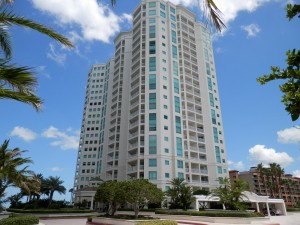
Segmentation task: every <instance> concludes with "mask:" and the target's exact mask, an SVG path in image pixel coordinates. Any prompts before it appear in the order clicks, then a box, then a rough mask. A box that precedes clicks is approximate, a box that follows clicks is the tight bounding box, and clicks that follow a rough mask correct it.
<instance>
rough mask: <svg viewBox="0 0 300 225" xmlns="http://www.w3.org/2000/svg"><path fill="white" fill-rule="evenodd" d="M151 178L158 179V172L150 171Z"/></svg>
mask: <svg viewBox="0 0 300 225" xmlns="http://www.w3.org/2000/svg"><path fill="white" fill-rule="evenodd" d="M149 180H157V172H156V171H149Z"/></svg>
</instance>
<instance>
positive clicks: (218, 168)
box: [217, 166, 222, 174]
mask: <svg viewBox="0 0 300 225" xmlns="http://www.w3.org/2000/svg"><path fill="white" fill-rule="evenodd" d="M217 171H218V174H222V167H221V166H218V167H217Z"/></svg>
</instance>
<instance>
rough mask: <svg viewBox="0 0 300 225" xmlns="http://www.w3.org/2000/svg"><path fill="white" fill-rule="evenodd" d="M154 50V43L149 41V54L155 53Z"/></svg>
mask: <svg viewBox="0 0 300 225" xmlns="http://www.w3.org/2000/svg"><path fill="white" fill-rule="evenodd" d="M155 48H156V46H155V41H150V42H149V54H155V53H156V50H155Z"/></svg>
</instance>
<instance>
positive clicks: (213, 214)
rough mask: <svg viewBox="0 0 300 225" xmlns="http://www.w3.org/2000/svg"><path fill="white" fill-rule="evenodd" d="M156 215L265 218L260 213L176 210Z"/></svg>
mask: <svg viewBox="0 0 300 225" xmlns="http://www.w3.org/2000/svg"><path fill="white" fill-rule="evenodd" d="M155 213H156V214H169V215H189V216H209V217H263V215H262V214H260V213H255V212H243V211H235V212H234V211H229V212H228V211H225V212H223V211H178V210H177V211H175V210H156V211H155Z"/></svg>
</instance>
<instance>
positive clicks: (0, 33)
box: [0, 24, 11, 59]
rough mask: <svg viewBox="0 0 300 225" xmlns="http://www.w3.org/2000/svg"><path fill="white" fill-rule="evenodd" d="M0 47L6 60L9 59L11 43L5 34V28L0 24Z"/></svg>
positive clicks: (8, 35) (6, 33) (7, 34)
mask: <svg viewBox="0 0 300 225" xmlns="http://www.w3.org/2000/svg"><path fill="white" fill-rule="evenodd" d="M0 46H1V49H2V50H3V53H4V56H5V58H6V59H9V58H10V57H11V42H10V34H9V32H7V27H5V26H3V25H2V24H0Z"/></svg>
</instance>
